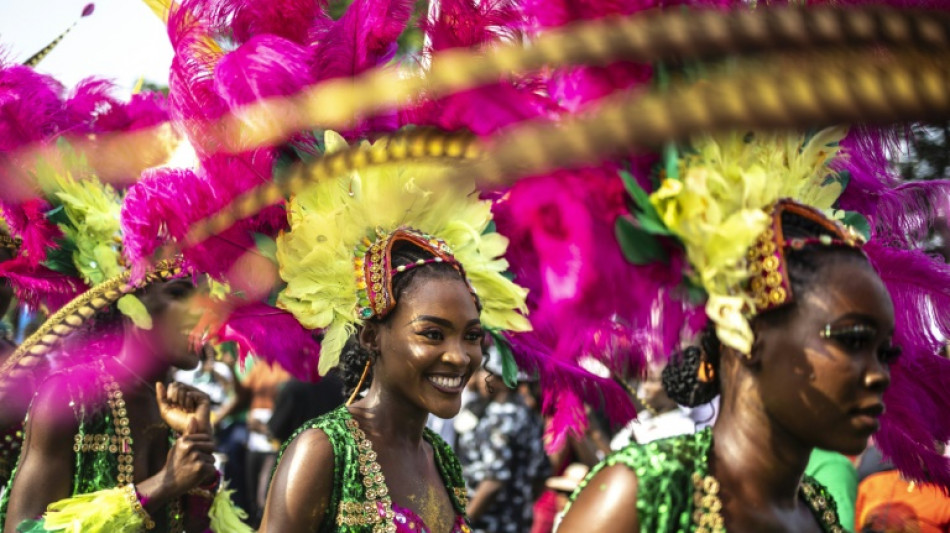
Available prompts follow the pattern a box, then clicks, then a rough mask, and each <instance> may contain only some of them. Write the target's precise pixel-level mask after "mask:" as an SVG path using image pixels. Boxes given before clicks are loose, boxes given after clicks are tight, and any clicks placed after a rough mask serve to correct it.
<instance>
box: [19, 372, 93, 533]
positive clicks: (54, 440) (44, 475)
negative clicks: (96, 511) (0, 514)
mask: <svg viewBox="0 0 950 533" xmlns="http://www.w3.org/2000/svg"><path fill="white" fill-rule="evenodd" d="M67 390H69V389H68V388H67V383H66V380H65V379H63V378H62V377H54V378H51V379H50V380H48V381H47V382H46V383H44V384H43V385H42V386H41V387H40V390H39V391H38V392H37V395H36V399H35V400H34V401H33V405H32V406H31V407H30V416H29V419H28V420H29V421H28V423H27V425H26V428H25V436H24V441H23V452H22V453H23V455H22V457H21V458H20V464H19V466H18V467H17V472H16V477H15V478H14V479H13V484H12V485H11V487H10V502H9V506H8V507H7V518H6V523H5V524H3V531H4V532H5V533H13V532H14V531H16V528H17V525H19V524H20V523H21V522H23V521H24V520H31V519H35V518H38V517H39V516H40V515H42V514H43V513H44V512H45V511H46V506H47V505H49V504H50V503H53V502H55V501H57V500H61V499H63V498H68V497H69V495H70V493H71V492H72V478H73V436H74V435H75V434H76V429H77V423H76V418H75V415H74V414H73V412H72V409H71V408H70V407H69V397H68V395H67V393H65V392H64V391H67Z"/></svg>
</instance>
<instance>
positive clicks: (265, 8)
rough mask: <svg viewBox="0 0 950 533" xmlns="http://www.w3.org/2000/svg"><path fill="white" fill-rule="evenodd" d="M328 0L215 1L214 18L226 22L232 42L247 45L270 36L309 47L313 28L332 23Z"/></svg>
mask: <svg viewBox="0 0 950 533" xmlns="http://www.w3.org/2000/svg"><path fill="white" fill-rule="evenodd" d="M326 3H327V2H326V0H214V1H213V3H212V6H213V10H214V15H213V16H214V18H215V19H216V20H221V21H226V22H227V24H228V25H229V26H230V29H231V32H232V38H233V39H234V40H235V41H236V42H238V43H246V42H248V41H250V40H251V38H252V37H254V36H257V35H265V34H271V35H276V36H278V37H282V38H284V39H288V40H291V41H293V42H295V43H297V44H301V45H307V44H309V43H310V40H311V37H312V32H313V27H314V26H315V25H320V24H326V23H328V22H330V19H329V17H328V16H327V14H326V13H325V11H324V8H325V7H326Z"/></svg>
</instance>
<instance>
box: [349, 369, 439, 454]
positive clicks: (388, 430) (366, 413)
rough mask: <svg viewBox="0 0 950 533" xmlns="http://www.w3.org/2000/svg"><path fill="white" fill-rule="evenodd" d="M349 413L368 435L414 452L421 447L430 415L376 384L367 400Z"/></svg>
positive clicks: (359, 401) (357, 403)
mask: <svg viewBox="0 0 950 533" xmlns="http://www.w3.org/2000/svg"><path fill="white" fill-rule="evenodd" d="M349 409H350V412H351V413H353V414H357V415H358V416H359V417H360V423H361V425H363V426H365V427H364V428H363V429H364V430H365V431H367V433H370V434H372V435H374V436H378V437H379V438H381V439H382V441H383V442H386V443H388V445H389V446H404V447H406V448H409V449H415V448H418V447H419V446H421V444H422V435H423V430H424V429H425V426H426V422H427V421H428V419H429V413H428V412H427V411H425V410H423V409H420V408H419V407H418V406H416V405H413V404H412V403H410V402H408V401H407V400H406V398H404V397H402V396H400V395H397V394H394V393H393V392H392V391H387V390H384V389H383V388H382V387H379V386H377V384H376V383H375V382H374V383H373V384H372V385H370V388H369V391H368V392H367V394H366V396H365V397H364V398H362V399H361V400H358V401H356V402H354V403H353V405H352V406H350V408H349Z"/></svg>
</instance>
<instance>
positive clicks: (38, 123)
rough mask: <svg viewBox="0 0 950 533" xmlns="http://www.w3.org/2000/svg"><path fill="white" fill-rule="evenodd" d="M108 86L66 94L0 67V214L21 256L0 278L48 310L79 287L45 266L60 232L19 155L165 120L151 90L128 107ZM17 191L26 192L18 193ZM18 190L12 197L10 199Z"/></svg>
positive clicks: (95, 84)
mask: <svg viewBox="0 0 950 533" xmlns="http://www.w3.org/2000/svg"><path fill="white" fill-rule="evenodd" d="M112 90H113V85H112V84H111V83H109V82H107V81H104V80H97V79H94V78H89V79H86V80H84V81H82V82H81V83H80V84H79V85H78V86H77V87H76V88H74V89H73V90H72V91H67V90H66V88H65V87H63V85H62V84H60V83H59V82H58V81H56V80H55V79H53V78H52V77H50V76H46V75H43V74H39V73H37V72H36V71H34V70H33V69H31V68H29V67H26V66H23V65H0V166H2V168H3V170H4V172H3V180H4V183H3V184H4V187H2V188H0V190H2V191H4V192H9V193H10V196H9V197H6V195H4V194H2V193H0V197H2V198H0V199H2V200H3V201H2V202H0V210H2V216H3V218H4V220H5V221H6V223H7V225H8V226H9V228H10V233H11V234H12V236H14V237H18V238H19V239H21V241H22V242H21V246H20V252H19V253H18V254H17V256H16V257H14V258H13V259H11V260H9V261H6V262H4V263H0V277H3V278H5V279H6V280H7V281H8V282H9V283H10V285H11V286H12V287H13V289H14V291H15V292H16V294H17V296H18V298H20V299H22V300H23V301H25V302H27V303H29V304H31V305H40V304H45V305H46V306H47V307H48V308H49V309H50V310H52V311H55V310H56V309H58V308H59V307H61V306H62V305H64V304H65V303H66V302H68V301H69V300H71V299H72V298H74V297H76V296H78V295H79V294H80V293H82V292H83V291H84V290H86V286H85V284H84V283H83V282H82V280H80V279H78V278H75V277H72V276H69V275H66V274H62V273H59V272H56V271H53V270H51V269H49V268H48V267H46V266H44V264H43V263H44V262H45V261H46V259H47V253H48V251H49V250H53V249H55V248H57V247H59V246H60V244H59V241H60V239H62V238H63V235H62V232H60V230H59V228H58V227H56V225H55V224H53V223H52V222H50V221H49V220H48V219H47V218H46V213H47V211H49V209H50V204H49V203H48V202H47V201H46V200H44V199H43V198H42V197H41V196H40V194H39V193H38V191H36V190H35V189H34V188H33V187H32V186H31V185H26V186H25V185H24V183H31V181H30V180H28V179H26V177H27V175H28V173H29V170H30V165H31V164H32V162H31V161H28V160H23V159H22V158H21V157H19V151H20V150H23V149H26V148H33V147H40V146H43V145H46V144H50V143H52V142H54V141H55V140H56V139H58V138H60V137H65V138H67V139H68V138H76V137H84V136H88V135H90V134H101V133H109V132H119V131H131V130H135V129H139V128H143V127H147V126H151V125H154V124H157V123H161V122H164V121H166V120H167V119H168V114H167V111H166V109H165V100H164V97H163V96H162V95H161V94H158V93H141V94H137V95H135V96H133V98H132V99H131V100H130V101H129V102H122V101H120V100H118V99H116V98H115V97H113V96H112V94H111V92H112ZM23 189H25V190H26V192H25V193H24V192H23ZM14 191H17V192H18V193H19V194H14Z"/></svg>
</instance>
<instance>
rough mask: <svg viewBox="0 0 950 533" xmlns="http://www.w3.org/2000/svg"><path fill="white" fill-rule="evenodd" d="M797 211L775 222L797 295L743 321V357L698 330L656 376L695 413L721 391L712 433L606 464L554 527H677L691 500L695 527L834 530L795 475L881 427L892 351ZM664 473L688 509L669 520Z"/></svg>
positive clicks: (873, 312)
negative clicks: (748, 342)
mask: <svg viewBox="0 0 950 533" xmlns="http://www.w3.org/2000/svg"><path fill="white" fill-rule="evenodd" d="M789 205H794V204H789ZM795 211H798V210H785V209H781V208H780V209H779V210H778V212H777V213H776V214H775V217H776V222H775V223H776V227H777V228H780V233H779V234H780V235H781V236H782V238H783V240H784V242H782V241H776V244H777V245H780V246H782V247H783V248H784V251H783V255H784V258H785V264H786V265H787V270H786V271H787V275H788V280H789V284H790V286H791V293H792V294H794V300H793V301H791V302H789V303H786V304H784V305H782V306H778V307H775V308H772V309H769V310H766V311H762V312H760V313H758V314H757V315H756V316H755V317H754V318H753V320H752V321H751V326H752V331H753V332H754V336H755V337H754V341H753V344H752V349H751V350H750V351H749V352H748V353H744V352H741V351H740V350H737V349H736V348H734V347H732V346H726V345H723V344H722V342H721V341H720V340H719V339H718V338H717V337H716V330H715V328H713V327H707V328H706V329H705V330H704V331H703V333H702V339H701V346H702V348H699V349H697V348H696V347H691V348H687V349H686V350H685V353H684V354H681V355H680V356H676V357H674V359H673V360H672V361H671V363H670V365H669V366H668V367H667V369H666V370H665V371H664V376H663V377H664V385H665V386H666V388H667V390H668V392H669V393H670V394H671V395H673V396H674V399H676V400H677V402H679V403H682V404H685V405H698V404H699V403H702V402H704V401H708V400H709V399H710V398H711V397H713V396H715V395H716V393H717V392H721V394H722V399H721V403H720V405H721V411H720V413H719V417H718V419H717V421H716V424H715V426H714V428H713V429H712V430H711V431H709V430H706V431H703V432H700V433H699V434H697V435H695V436H693V435H690V436H687V437H677V438H673V439H667V440H664V441H660V442H658V443H653V444H649V445H646V446H637V445H633V446H631V447H628V448H626V449H624V450H623V451H621V452H619V453H618V454H617V455H615V456H613V457H612V458H611V459H608V460H607V462H606V463H605V464H603V465H601V467H600V468H598V469H597V470H596V473H595V474H594V475H593V477H591V478H590V479H589V480H588V481H587V482H586V483H585V486H586V487H587V489H586V490H583V491H581V492H580V494H579V495H578V497H577V500H576V501H575V502H574V504H573V506H572V508H571V511H570V512H569V513H568V514H567V516H566V518H565V520H564V522H563V523H562V525H561V529H560V531H562V532H565V531H566V532H570V531H582V530H587V531H589V530H591V529H589V528H591V524H593V523H594V522H592V521H597V520H603V521H602V522H600V521H598V522H596V524H598V525H601V526H603V527H593V530H596V531H618V532H619V531H637V530H642V531H679V530H687V528H688V527H690V526H691V524H692V523H693V520H694V518H693V516H692V513H689V512H688V509H687V507H686V506H685V503H686V501H688V500H692V498H693V494H696V495H698V496H699V498H700V499H699V500H698V501H700V502H702V505H701V506H698V507H697V511H694V512H699V513H700V515H701V517H700V520H699V524H696V525H698V526H699V527H700V530H704V529H702V528H704V527H708V530H711V531H712V530H720V531H721V530H723V529H724V528H728V529H729V530H730V531H799V532H804V531H816V532H818V531H826V532H831V531H843V530H842V529H841V527H840V525H838V524H837V517H836V515H835V507H834V503H833V502H832V501H831V500H830V498H829V497H828V495H827V494H826V493H825V491H824V489H823V488H821V487H819V486H817V485H816V484H815V482H814V481H813V480H811V479H809V478H805V479H804V480H803V479H802V477H803V473H804V471H805V466H806V465H807V463H808V458H809V456H810V454H811V451H812V449H813V448H816V447H819V448H823V449H830V450H836V451H840V452H842V453H845V454H852V455H854V454H858V453H860V452H861V451H862V450H863V449H864V447H865V446H866V444H867V439H868V438H869V437H870V436H871V435H872V434H873V433H874V432H875V431H876V430H877V429H878V427H879V425H880V424H879V422H878V418H879V417H880V415H881V414H883V412H884V404H883V401H882V397H883V394H884V391H885V389H886V388H887V386H888V384H889V383H890V372H889V364H890V363H891V362H892V361H893V360H894V358H895V357H896V356H897V354H898V353H899V350H898V349H896V348H895V347H894V346H893V344H892V341H891V338H892V335H893V331H894V310H893V304H892V303H891V299H890V296H889V295H888V293H887V289H886V288H885V286H884V284H883V282H882V281H881V279H880V277H879V276H878V275H877V273H876V272H875V271H874V269H873V268H872V267H871V264H870V263H869V262H868V260H867V258H866V257H865V256H864V255H863V254H862V253H861V252H860V249H859V248H857V247H855V246H853V245H849V244H846V242H847V239H848V236H847V234H846V233H845V232H844V231H840V230H835V229H831V230H830V231H829V229H827V228H829V227H832V226H831V223H830V221H827V220H821V221H819V222H814V221H812V220H811V219H814V218H817V217H819V216H820V215H818V214H817V213H811V212H809V211H801V212H803V213H805V215H804V216H802V214H799V213H796V212H795ZM806 217H808V218H806ZM832 228H833V227H832ZM822 240H827V242H828V243H829V244H823V243H822ZM770 257H773V256H770ZM713 443H715V444H713ZM658 455H660V457H665V458H663V459H660V460H659V461H657V460H656V458H657V456H658ZM651 461H652V463H651ZM651 465H652V466H651ZM664 478H665V479H666V480H667V481H668V482H670V483H671V484H673V485H674V486H676V487H677V489H674V491H673V492H677V491H678V494H677V496H680V497H682V498H684V500H686V501H680V502H673V503H671V509H670V512H669V513H667V514H666V515H665V516H663V515H662V514H661V513H660V512H658V507H657V508H653V507H652V506H651V505H650V504H659V503H661V500H662V499H663V496H660V495H658V494H656V493H655V491H657V490H658V488H659V485H658V483H660V482H661V480H662V479H664ZM694 481H695V482H696V483H697V485H698V487H695V488H694V485H693V483H694ZM604 486H606V487H607V488H606V492H604V491H603V490H602V489H600V490H595V488H597V487H604ZM684 488H685V490H684ZM610 495H617V497H611V496H610ZM621 495H622V496H621ZM634 499H636V501H637V505H636V506H633V505H630V504H629V502H630V501H633V500H634ZM707 503H708V505H707ZM598 517H602V518H598ZM581 524H583V527H581Z"/></svg>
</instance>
